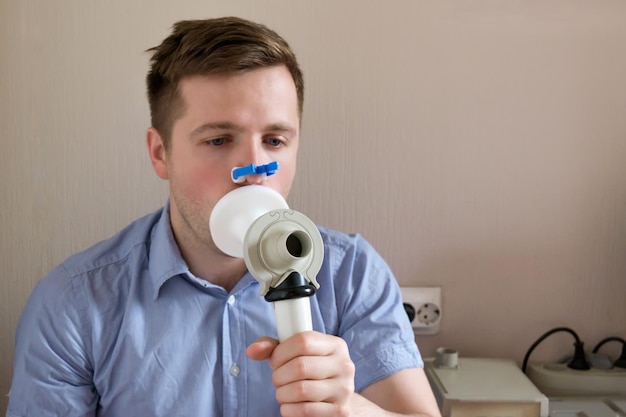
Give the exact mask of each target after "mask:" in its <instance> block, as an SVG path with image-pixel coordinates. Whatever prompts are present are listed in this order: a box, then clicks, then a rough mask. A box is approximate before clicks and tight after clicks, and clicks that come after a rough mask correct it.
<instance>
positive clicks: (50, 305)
mask: <svg viewBox="0 0 626 417" xmlns="http://www.w3.org/2000/svg"><path fill="white" fill-rule="evenodd" d="M77 281H78V280H76V279H75V280H72V279H71V277H69V275H68V274H67V273H66V272H65V271H64V269H63V267H59V268H57V269H55V270H54V271H52V272H51V273H50V274H49V275H48V276H47V277H46V278H44V279H43V280H41V281H40V282H39V283H38V284H37V286H36V287H35V289H34V290H33V292H32V294H31V296H30V297H29V299H28V301H27V303H26V306H25V308H24V310H23V312H22V316H21V317H20V320H19V323H18V326H17V330H16V335H15V361H14V369H13V381H12V385H11V391H10V395H9V407H8V411H7V415H8V416H15V417H17V416H20V417H31V416H32V417H35V416H37V417H47V416H67V417H88V416H89V417H92V416H95V415H96V407H97V403H98V395H97V392H96V390H95V388H94V385H93V367H92V366H91V365H90V360H89V358H88V355H87V352H89V351H90V350H89V349H87V346H86V344H87V343H89V341H90V337H89V328H88V326H87V320H86V317H87V314H86V311H85V307H86V306H84V305H81V297H78V296H77V293H78V292H79V288H78V287H77ZM83 303H84V301H83Z"/></svg>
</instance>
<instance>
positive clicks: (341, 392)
mask: <svg viewBox="0 0 626 417" xmlns="http://www.w3.org/2000/svg"><path fill="white" fill-rule="evenodd" d="M353 393H354V383H353V381H352V380H348V379H344V378H333V379H324V380H300V381H295V382H292V383H290V384H287V385H283V386H281V387H279V388H277V389H276V400H277V401H278V403H280V404H289V403H304V402H307V403H313V402H327V403H337V404H343V403H345V402H346V401H347V400H348V398H349V397H350V396H351V395H352V394H353Z"/></svg>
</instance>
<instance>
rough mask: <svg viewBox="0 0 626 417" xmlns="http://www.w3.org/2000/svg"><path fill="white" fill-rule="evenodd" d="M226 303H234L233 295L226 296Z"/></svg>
mask: <svg viewBox="0 0 626 417" xmlns="http://www.w3.org/2000/svg"><path fill="white" fill-rule="evenodd" d="M227 303H228V305H231V306H232V305H233V304H235V296H234V295H231V296H230V297H228V301H227Z"/></svg>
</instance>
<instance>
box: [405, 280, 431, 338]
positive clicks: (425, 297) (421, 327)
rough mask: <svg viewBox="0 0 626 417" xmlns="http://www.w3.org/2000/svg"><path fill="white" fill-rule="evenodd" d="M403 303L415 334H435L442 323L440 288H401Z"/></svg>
mask: <svg viewBox="0 0 626 417" xmlns="http://www.w3.org/2000/svg"><path fill="white" fill-rule="evenodd" d="M400 292H401V293H402V303H403V304H404V309H405V310H406V311H407V314H408V315H409V319H411V317H412V320H411V326H412V327H413V332H414V333H415V334H435V333H437V332H439V324H440V323H441V288H440V287H401V288H400Z"/></svg>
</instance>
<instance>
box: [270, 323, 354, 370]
mask: <svg viewBox="0 0 626 417" xmlns="http://www.w3.org/2000/svg"><path fill="white" fill-rule="evenodd" d="M338 344H343V345H344V346H345V342H344V341H343V339H340V338H338V337H335V336H330V335H326V334H323V333H319V332H314V331H309V332H302V333H297V334H295V335H293V336H291V337H290V338H288V339H287V340H285V341H283V342H282V343H281V344H279V345H278V346H277V347H276V349H275V350H274V353H273V354H272V358H271V360H270V366H271V367H272V369H276V368H279V367H281V366H282V365H284V364H285V363H287V362H289V361H290V360H292V359H294V358H296V357H299V356H329V355H332V354H333V353H334V352H335V351H336V350H337V345H338ZM346 352H347V347H346Z"/></svg>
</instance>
